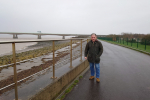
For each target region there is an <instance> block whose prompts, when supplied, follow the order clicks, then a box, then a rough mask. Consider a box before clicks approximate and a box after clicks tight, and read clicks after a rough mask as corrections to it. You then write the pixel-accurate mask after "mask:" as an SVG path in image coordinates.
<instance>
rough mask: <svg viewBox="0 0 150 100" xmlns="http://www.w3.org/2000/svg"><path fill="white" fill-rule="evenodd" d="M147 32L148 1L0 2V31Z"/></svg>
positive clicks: (149, 27) (0, 0)
mask: <svg viewBox="0 0 150 100" xmlns="http://www.w3.org/2000/svg"><path fill="white" fill-rule="evenodd" d="M37 31H42V33H68V34H91V33H93V32H94V33H97V34H103V35H105V34H120V33H121V32H133V33H144V34H147V33H150V0H0V32H37Z"/></svg>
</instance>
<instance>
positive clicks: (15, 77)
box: [12, 43, 18, 100]
mask: <svg viewBox="0 0 150 100" xmlns="http://www.w3.org/2000/svg"><path fill="white" fill-rule="evenodd" d="M12 53H13V63H14V64H13V67H14V83H15V100H18V89H17V71H16V51H15V43H12Z"/></svg>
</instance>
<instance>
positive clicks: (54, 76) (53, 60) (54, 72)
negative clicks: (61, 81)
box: [51, 40, 57, 79]
mask: <svg viewBox="0 0 150 100" xmlns="http://www.w3.org/2000/svg"><path fill="white" fill-rule="evenodd" d="M51 78H53V79H55V78H57V77H55V41H54V40H53V76H52V77H51Z"/></svg>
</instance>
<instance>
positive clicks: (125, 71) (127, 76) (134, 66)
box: [64, 42, 150, 100]
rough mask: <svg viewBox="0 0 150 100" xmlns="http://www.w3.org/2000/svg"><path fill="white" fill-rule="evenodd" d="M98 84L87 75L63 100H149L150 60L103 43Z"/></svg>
mask: <svg viewBox="0 0 150 100" xmlns="http://www.w3.org/2000/svg"><path fill="white" fill-rule="evenodd" d="M102 44H103V47H104V52H103V54H102V56H101V62H100V81H101V82H100V83H96V80H95V79H94V80H89V77H90V70H89V71H87V72H86V73H85V75H84V77H83V79H82V80H81V81H79V83H78V85H77V86H75V88H74V89H73V90H72V91H71V92H70V93H69V94H67V95H66V97H65V99H64V100H150V56H148V55H146V54H143V53H140V52H137V51H134V50H131V49H127V48H124V47H121V46H117V45H113V44H109V43H106V42H102Z"/></svg>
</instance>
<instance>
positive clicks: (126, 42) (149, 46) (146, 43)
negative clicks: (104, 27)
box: [98, 37, 150, 53]
mask: <svg viewBox="0 0 150 100" xmlns="http://www.w3.org/2000/svg"><path fill="white" fill-rule="evenodd" d="M98 39H101V40H104V41H109V42H112V43H114V44H120V45H123V46H127V47H132V48H135V49H138V50H142V51H145V52H149V53H150V40H148V39H142V38H141V39H140V38H122V37H99V38H98Z"/></svg>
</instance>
